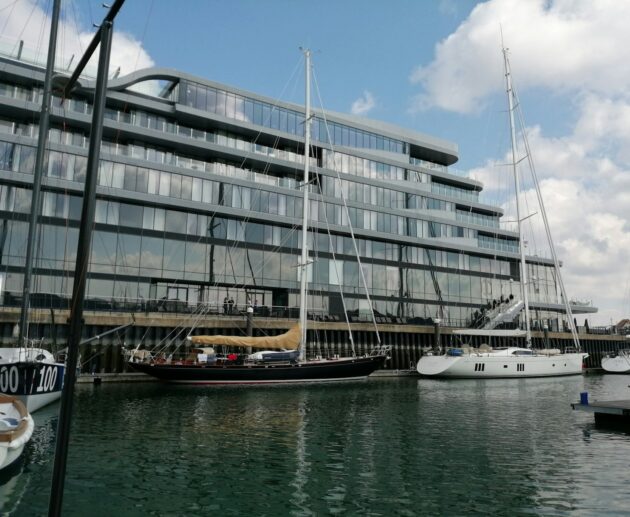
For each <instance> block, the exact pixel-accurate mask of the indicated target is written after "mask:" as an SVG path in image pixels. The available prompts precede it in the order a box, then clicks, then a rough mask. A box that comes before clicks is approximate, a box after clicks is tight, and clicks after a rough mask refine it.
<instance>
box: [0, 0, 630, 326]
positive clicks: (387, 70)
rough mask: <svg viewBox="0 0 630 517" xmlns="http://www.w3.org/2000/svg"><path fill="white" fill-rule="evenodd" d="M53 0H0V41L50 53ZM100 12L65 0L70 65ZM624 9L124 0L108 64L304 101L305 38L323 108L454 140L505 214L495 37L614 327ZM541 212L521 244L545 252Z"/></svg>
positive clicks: (510, 205)
mask: <svg viewBox="0 0 630 517" xmlns="http://www.w3.org/2000/svg"><path fill="white" fill-rule="evenodd" d="M51 3H52V2H51V0H0V44H2V45H3V47H4V48H8V49H13V48H16V41H18V40H19V39H23V40H24V41H25V48H29V49H32V50H31V51H32V52H35V53H37V54H38V55H41V56H45V53H46V45H47V41H48V36H47V33H46V30H47V29H46V24H45V21H46V16H48V15H49V13H50V11H51ZM105 14H106V9H105V8H103V7H102V2H99V1H95V0H64V2H63V8H62V24H61V27H60V32H59V40H60V43H59V45H58V56H59V57H58V59H59V61H58V62H59V63H68V64H71V63H70V56H71V55H72V54H75V56H76V57H75V60H74V61H73V63H75V64H76V59H78V56H79V55H80V54H81V53H82V51H83V49H85V47H86V46H87V44H88V42H89V41H90V40H91V39H92V35H93V31H94V28H93V24H95V23H100V21H101V20H102V18H103V17H104V15H105ZM628 20H630V2H628V1H620V0H597V1H596V2H594V1H592V0H488V1H485V2H476V1H472V0H431V1H416V0H392V1H389V2H382V1H377V0H336V1H335V0H319V1H317V2H313V1H306V0H268V1H265V2H261V1H259V0H233V1H230V2H226V1H220V0H180V1H178V2H173V1H168V0H133V1H131V0H128V1H127V2H126V3H125V4H124V5H123V7H122V9H121V11H120V13H119V14H118V16H117V18H116V21H115V36H114V45H113V54H112V59H111V68H112V70H115V69H116V68H118V67H120V69H121V70H120V75H124V74H126V73H129V72H132V71H134V70H136V69H140V68H145V67H147V66H160V67H165V68H175V69H178V70H182V71H184V72H187V73H190V74H193V75H197V76H199V77H202V78H205V79H209V80H213V81H217V82H220V83H225V84H229V85H232V86H236V87H239V88H242V89H244V90H248V91H253V92H256V93H259V94H262V95H267V96H269V97H273V98H277V99H281V100H284V101H290V102H297V103H300V104H303V83H302V76H303V71H302V68H300V67H301V66H302V65H301V62H302V61H301V60H302V59H303V58H302V54H301V52H300V50H299V49H300V47H306V48H310V49H312V51H313V63H314V71H315V78H316V90H315V92H314V104H315V105H316V106H317V107H323V108H325V109H328V110H333V111H338V112H344V113H354V114H356V115H361V116H365V117H369V118H374V119H377V120H382V121H385V122H389V123H392V124H396V125H399V126H402V127H404V128H408V129H411V130H414V131H418V132H421V133H426V134H429V135H432V136H434V137H438V138H442V139H444V140H447V141H450V142H454V143H456V144H457V145H458V147H459V157H460V159H459V162H458V163H457V164H455V165H454V168H456V169H459V170H462V171H465V172H466V173H467V174H468V175H470V176H471V177H474V178H476V179H479V180H481V181H482V182H483V183H484V191H483V193H482V199H483V200H484V201H485V202H488V203H490V204H496V205H500V206H502V207H503V208H504V209H505V210H506V216H505V219H506V220H510V217H512V219H511V220H514V217H515V216H514V215H513V214H514V206H515V205H514V202H513V201H510V199H509V197H510V196H508V194H506V188H507V185H508V184H509V183H510V182H511V181H512V182H513V180H511V179H510V178H511V177H510V176H509V168H508V167H506V164H508V163H511V160H512V157H511V154H510V149H509V145H510V136H509V124H508V118H507V112H506V104H507V101H506V95H505V82H504V70H503V61H502V59H503V58H502V53H501V48H502V45H504V46H505V47H507V48H509V56H510V63H511V68H512V72H513V79H514V83H515V87H516V89H517V92H518V95H519V100H520V108H521V110H522V113H523V117H524V121H525V133H526V134H527V136H528V140H529V145H530V148H531V151H532V157H533V160H534V162H535V164H536V173H537V176H538V180H539V184H540V189H541V192H542V197H543V199H544V204H545V208H546V210H547V216H548V219H549V223H550V227H551V233H552V235H553V238H554V239H553V240H554V244H555V247H556V251H557V254H558V256H559V258H560V260H561V261H562V264H563V267H562V272H563V278H564V281H565V284H566V288H567V292H568V296H569V298H570V299H575V300H582V301H590V302H592V304H593V305H595V306H596V307H598V308H599V312H598V314H596V315H591V316H589V321H590V323H591V324H592V325H593V324H595V325H607V324H610V323H611V322H617V321H619V320H620V319H622V318H628V317H630V145H629V144H630V93H629V92H630V66H628V64H627V57H626V54H627V49H628V48H630V31H629V30H628V27H627V21H628ZM502 41H503V43H502ZM320 102H321V104H320ZM523 156H524V154H523V149H522V147H520V148H519V153H518V158H519V159H520V158H522V157H523ZM523 190H524V192H523V200H524V201H525V203H526V204H524V206H525V207H526V211H525V213H526V214H527V215H530V214H534V213H536V214H539V212H540V208H538V207H536V206H534V202H533V200H534V199H535V195H534V194H533V190H532V184H531V182H530V183H527V182H526V181H525V182H524V183H523ZM534 219H535V217H532V218H531V221H532V223H531V224H528V225H524V226H529V229H526V235H525V240H526V241H527V246H528V247H527V252H528V253H530V254H540V255H543V256H549V252H548V249H547V247H546V245H545V244H544V236H543V235H542V233H541V232H540V227H539V223H535V222H534ZM528 221H529V220H528ZM527 232H529V233H527ZM582 319H583V316H579V317H578V323H579V324H582Z"/></svg>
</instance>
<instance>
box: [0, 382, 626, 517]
mask: <svg viewBox="0 0 630 517" xmlns="http://www.w3.org/2000/svg"><path fill="white" fill-rule="evenodd" d="M629 383H630V376H624V375H622V376H612V375H588V376H584V377H582V376H574V377H565V378H553V379H521V380H499V379H497V380H479V381H477V380H460V381H454V380H453V381H438V380H430V379H419V378H411V377H409V378H375V379H370V380H368V381H365V382H352V383H340V384H330V385H324V386H308V385H294V386H287V387H264V388H251V387H250V388H229V387H221V388H217V387H187V386H168V385H163V384H157V383H147V384H144V383H139V384H105V385H100V386H96V385H78V386H77V391H76V400H75V405H74V415H73V416H74V419H73V424H72V434H71V438H70V450H69V455H68V465H67V476H66V490H65V494H64V507H63V509H64V511H63V514H64V515H67V516H84V515H90V516H92V517H96V516H111V515H115V516H116V517H124V516H136V515H138V516H142V515H160V516H180V515H186V516H193V515H221V516H225V515H268V516H276V515H296V516H299V515H328V514H335V515H383V516H390V515H464V514H479V515H545V516H547V515H628V512H629V511H630V510H629V509H630V490H628V487H629V486H630V469H629V468H628V458H630V434H627V433H625V432H623V431H616V430H610V429H605V428H600V427H596V426H595V424H594V421H593V416H592V415H590V414H586V413H582V412H576V411H572V410H571V407H570V403H571V402H577V401H578V400H579V398H580V392H583V391H588V392H589V395H590V399H591V400H596V399H600V400H605V399H608V400H611V399H620V398H626V399H628V398H630V389H629V388H628V384H629ZM58 409H59V406H58V405H57V404H55V405H53V406H50V407H48V408H45V409H43V410H40V411H39V412H37V413H35V415H34V418H35V422H36V430H35V433H34V435H33V438H32V440H31V442H30V443H29V444H28V446H27V448H26V449H25V452H24V454H23V458H22V460H21V461H20V463H19V464H18V465H16V466H15V467H14V468H12V469H11V470H9V471H8V472H3V473H2V475H1V478H0V505H2V508H1V511H0V514H1V515H3V516H4V515H11V516H28V517H32V516H39V515H46V513H47V509H48V499H49V495H50V482H51V473H52V466H53V454H54V442H55V433H56V426H57V412H58Z"/></svg>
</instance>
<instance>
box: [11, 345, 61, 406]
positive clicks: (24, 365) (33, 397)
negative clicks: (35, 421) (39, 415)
mask: <svg viewBox="0 0 630 517" xmlns="http://www.w3.org/2000/svg"><path fill="white" fill-rule="evenodd" d="M64 373H65V366H64V364H63V363H58V362H56V361H55V359H54V357H53V356H52V354H51V353H50V352H48V351H46V350H43V349H40V348H0V393H3V394H6V395H9V396H12V397H17V398H19V399H20V400H21V401H22V402H23V403H24V405H25V406H26V408H27V410H28V411H29V412H30V413H32V412H33V411H37V410H38V409H40V408H42V407H44V406H45V405H47V404H50V403H51V402H54V401H56V400H58V399H59V398H60V397H61V390H62V389H63V378H64Z"/></svg>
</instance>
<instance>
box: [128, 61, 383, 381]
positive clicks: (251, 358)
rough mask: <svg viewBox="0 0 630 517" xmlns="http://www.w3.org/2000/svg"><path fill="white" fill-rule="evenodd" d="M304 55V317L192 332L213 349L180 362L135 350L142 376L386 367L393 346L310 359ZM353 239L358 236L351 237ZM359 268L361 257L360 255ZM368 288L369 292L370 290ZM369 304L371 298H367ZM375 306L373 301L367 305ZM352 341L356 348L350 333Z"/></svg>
mask: <svg viewBox="0 0 630 517" xmlns="http://www.w3.org/2000/svg"><path fill="white" fill-rule="evenodd" d="M305 56H306V112H305V120H306V121H307V122H306V124H305V146H304V171H303V172H304V182H303V186H302V195H303V207H304V209H303V217H302V226H301V228H302V230H303V231H302V246H301V247H302V255H301V260H300V264H299V268H300V271H301V276H300V318H299V324H298V325H295V326H293V327H292V328H291V329H289V330H288V331H287V332H285V333H284V334H281V335H279V336H260V337H258V336H256V337H248V336H193V335H191V334H192V330H193V329H191V330H190V331H189V332H188V334H189V336H190V337H189V339H188V342H189V343H190V342H192V343H193V344H195V345H209V346H210V348H195V349H192V350H189V353H188V355H186V356H185V357H184V358H182V359H173V358H172V357H168V358H166V357H162V355H161V354H158V355H154V354H152V353H150V352H147V351H146V350H139V349H137V350H135V351H133V352H132V353H131V355H130V360H129V366H130V367H131V368H132V369H134V370H136V371H139V372H143V373H146V374H149V375H151V376H153V377H156V378H158V379H160V380H163V381H167V382H174V383H194V384H270V383H273V384H279V383H296V382H326V381H341V380H355V379H363V378H366V377H367V376H368V375H370V374H371V373H372V372H374V371H375V370H377V369H379V368H382V367H383V365H384V363H385V361H386V360H387V355H388V352H389V347H387V346H382V345H380V337H379V336H378V331H377V332H376V334H377V340H378V341H379V344H378V345H376V346H375V347H374V348H373V349H372V352H371V353H369V354H366V355H363V356H357V355H352V356H348V357H337V356H335V357H315V358H307V357H306V338H307V333H306V329H307V307H306V303H307V283H308V280H307V278H308V272H307V268H308V266H309V264H310V259H309V255H308V239H307V234H308V231H307V230H308V227H309V225H308V221H309V219H308V218H309V215H308V214H309V212H308V210H309V201H308V192H309V184H310V183H311V178H310V176H309V161H310V158H309V149H310V122H311V111H310V84H309V83H310V51H308V50H307V51H305ZM353 238H354V237H353ZM357 260H358V261H359V268H360V257H357ZM366 290H367V289H366ZM368 303H369V299H368ZM369 305H370V306H371V303H369ZM348 331H349V332H350V340H351V343H352V344H353V346H354V341H353V338H352V332H351V331H350V327H349V325H348ZM213 346H222V347H237V348H241V349H242V348H246V349H249V348H251V349H254V348H256V349H257V350H258V351H257V352H255V353H253V354H238V353H230V354H228V355H227V356H225V355H224V356H217V354H216V353H215V352H214V348H212V347H213Z"/></svg>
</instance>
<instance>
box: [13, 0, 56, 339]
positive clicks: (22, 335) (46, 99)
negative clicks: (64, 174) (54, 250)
mask: <svg viewBox="0 0 630 517" xmlns="http://www.w3.org/2000/svg"><path fill="white" fill-rule="evenodd" d="M60 10H61V0H55V2H54V4H53V12H52V19H51V22H50V40H49V42H48V58H47V60H46V74H45V76H44V95H43V98H42V110H41V114H40V116H39V137H38V139H37V154H36V156H35V171H34V174H33V195H32V197H31V213H30V215H29V219H28V236H27V239H26V263H25V266H24V283H23V289H22V292H23V294H22V310H21V311H20V326H19V333H18V346H25V345H26V343H25V341H26V338H27V335H28V316H29V314H28V312H29V309H30V307H31V279H32V276H33V261H34V257H33V255H34V250H35V242H36V240H37V233H38V227H37V218H38V217H39V214H40V212H41V204H42V202H41V197H42V196H41V191H42V177H43V176H44V152H45V150H46V143H47V140H48V121H49V119H50V99H51V97H52V75H53V72H54V70H55V52H56V48H57V27H58V25H59V12H60ZM18 59H19V58H18Z"/></svg>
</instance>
